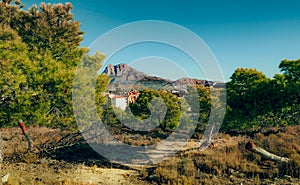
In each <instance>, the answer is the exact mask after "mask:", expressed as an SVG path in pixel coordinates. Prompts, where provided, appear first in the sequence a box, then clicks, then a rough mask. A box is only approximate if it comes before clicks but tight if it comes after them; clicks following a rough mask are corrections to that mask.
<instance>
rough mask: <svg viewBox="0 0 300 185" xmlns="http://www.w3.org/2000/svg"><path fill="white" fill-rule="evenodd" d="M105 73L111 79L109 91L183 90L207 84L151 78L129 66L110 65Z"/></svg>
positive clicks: (186, 80) (203, 81) (202, 81)
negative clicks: (189, 86) (190, 86)
mask: <svg viewBox="0 0 300 185" xmlns="http://www.w3.org/2000/svg"><path fill="white" fill-rule="evenodd" d="M103 73H104V74H106V75H107V76H109V77H110V85H109V87H108V89H116V88H120V89H122V90H131V89H143V88H145V87H148V88H152V89H182V88H185V87H186V86H188V85H201V84H202V85H204V83H205V80H199V79H192V78H181V79H178V80H176V81H172V80H169V79H164V78H162V77H157V76H150V75H147V74H145V73H143V72H140V71H138V70H136V69H134V68H132V67H130V66H129V65H127V64H118V65H112V64H108V65H107V67H106V68H105V69H104V71H103Z"/></svg>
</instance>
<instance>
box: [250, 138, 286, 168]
mask: <svg viewBox="0 0 300 185" xmlns="http://www.w3.org/2000/svg"><path fill="white" fill-rule="evenodd" d="M246 149H247V150H250V151H252V152H254V153H257V154H260V155H261V156H263V157H265V158H267V159H270V160H272V161H276V162H285V163H287V162H289V161H290V159H289V158H286V157H280V156H278V155H275V154H272V153H270V152H268V151H266V150H265V149H263V148H260V147H258V146H256V145H255V144H254V143H253V142H251V141H249V142H248V143H247V144H246Z"/></svg>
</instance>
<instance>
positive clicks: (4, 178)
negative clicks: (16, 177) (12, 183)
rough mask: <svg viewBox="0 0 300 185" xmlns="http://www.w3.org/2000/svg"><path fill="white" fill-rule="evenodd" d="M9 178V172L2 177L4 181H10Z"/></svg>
mask: <svg viewBox="0 0 300 185" xmlns="http://www.w3.org/2000/svg"><path fill="white" fill-rule="evenodd" d="M8 178H9V173H8V174H6V175H4V176H3V177H2V183H6V182H8Z"/></svg>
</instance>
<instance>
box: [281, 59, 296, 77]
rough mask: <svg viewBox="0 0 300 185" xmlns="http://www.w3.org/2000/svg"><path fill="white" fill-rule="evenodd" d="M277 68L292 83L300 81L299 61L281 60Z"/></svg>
mask: <svg viewBox="0 0 300 185" xmlns="http://www.w3.org/2000/svg"><path fill="white" fill-rule="evenodd" d="M279 68H280V69H281V71H282V72H283V73H284V75H285V76H286V77H287V78H288V79H289V80H291V81H292V82H298V83H299V79H300V59H298V60H283V61H282V62H281V63H280V65H279Z"/></svg>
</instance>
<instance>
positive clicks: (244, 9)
mask: <svg viewBox="0 0 300 185" xmlns="http://www.w3.org/2000/svg"><path fill="white" fill-rule="evenodd" d="M42 1H43V0H42ZM42 1H36V0H23V2H24V3H25V4H26V5H27V7H29V6H30V5H32V4H34V3H36V4H39V3H40V2H42ZM43 2H50V3H58V2H71V3H72V4H73V6H74V11H73V13H74V15H75V19H77V20H79V21H80V22H81V29H82V30H83V31H84V32H85V35H84V40H83V42H82V46H89V45H90V44H91V43H92V42H93V41H95V40H96V39H97V38H98V37H100V36H101V35H102V34H104V33H106V32H108V31H109V30H111V29H113V28H115V27H118V26H121V25H123V24H126V23H130V22H133V21H141V20H162V21H169V22H172V23H176V24H178V25H181V26H183V27H185V28H187V29H189V30H191V31H192V32H194V33H195V34H197V35H198V36H199V37H200V38H201V39H203V41H204V42H205V43H206V44H207V45H208V47H209V48H210V49H211V51H212V52H213V53H214V55H215V57H216V59H217V60H218V62H219V65H220V67H221V69H222V71H223V74H224V77H225V80H228V79H229V77H230V76H231V74H232V73H233V72H234V70H235V69H236V68H238V67H249V68H256V69H257V70H259V71H263V73H265V74H266V75H267V76H268V77H272V76H273V75H274V74H275V73H279V69H278V65H279V63H280V61H281V60H282V59H298V58H300V34H299V33H300V11H299V10H300V1H298V0H273V1H268V0H261V1H258V0H251V1H250V0H243V1H242V0H151V1H146V0H144V1H142V0H109V1H107V0H70V1H60V0H49V1H46V0H45V1H43ZM133 48H134V47H133ZM144 49H149V46H148V48H147V47H146V48H144ZM140 50H143V49H142V48H136V51H140ZM166 50H168V49H167V48H166ZM154 51H155V49H154ZM100 52H101V51H100ZM174 52H176V51H174ZM145 54H149V55H151V53H145ZM153 54H159V53H155V52H154V53H153ZM128 55H130V56H131V57H127V59H126V58H124V59H122V58H120V56H122V55H121V54H120V56H117V57H115V58H116V59H118V60H122V61H120V62H125V63H132V64H134V61H135V60H134V54H133V53H132V52H128ZM123 56H125V55H123ZM173 56H176V54H174V55H173ZM139 57H141V56H139ZM144 57H147V56H144ZM129 59H130V60H131V61H130V60H129ZM153 59H155V58H153ZM164 61H165V64H168V59H165V60H164ZM116 62H117V61H112V63H116ZM153 63H156V64H162V65H163V63H164V62H162V61H160V62H159V61H157V62H153ZM175 63H177V61H176V60H175ZM141 66H142V67H141ZM155 66H156V67H152V68H150V67H145V66H143V65H142V64H141V63H136V65H135V67H137V68H138V69H140V70H141V69H143V71H144V72H146V73H150V74H153V75H158V76H159V75H160V76H162V75H165V77H167V78H171V79H174V78H176V74H171V73H169V74H164V73H163V70H155V69H158V68H157V65H155ZM187 70H190V69H187ZM155 71H157V73H156V72H155ZM169 71H172V70H169ZM155 73H156V74H155ZM185 73H187V74H188V75H189V76H190V77H196V78H203V76H202V75H201V74H200V73H199V71H193V69H191V71H185ZM198 73H199V74H198ZM174 75H175V76H174ZM182 76H184V73H182V71H181V72H178V75H177V77H178V78H179V77H182Z"/></svg>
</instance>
